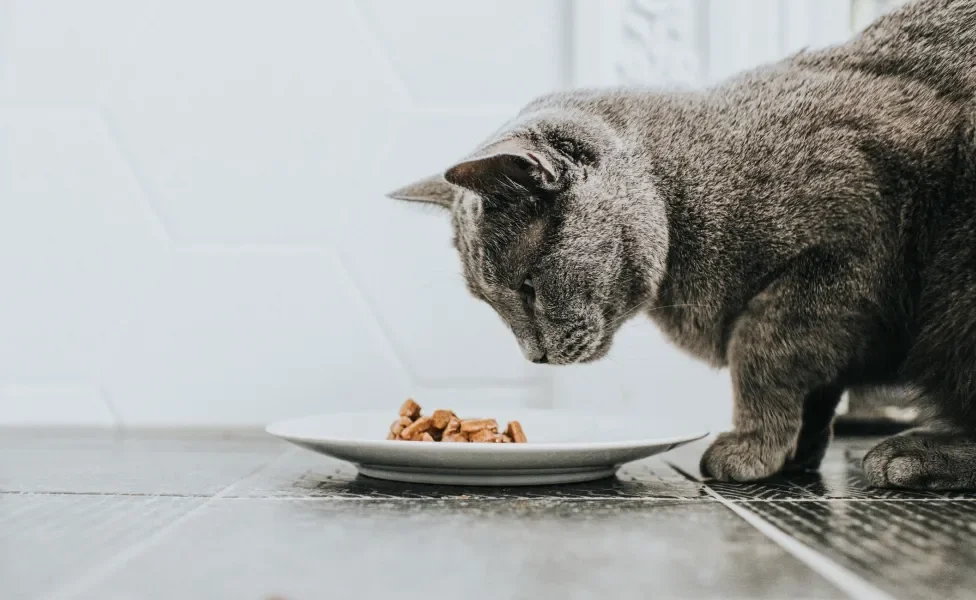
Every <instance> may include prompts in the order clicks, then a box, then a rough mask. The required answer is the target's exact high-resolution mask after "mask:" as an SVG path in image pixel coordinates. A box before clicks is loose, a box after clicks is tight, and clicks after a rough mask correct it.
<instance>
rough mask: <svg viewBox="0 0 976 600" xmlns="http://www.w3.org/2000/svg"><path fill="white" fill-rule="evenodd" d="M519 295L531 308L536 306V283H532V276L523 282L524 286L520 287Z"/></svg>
mask: <svg viewBox="0 0 976 600" xmlns="http://www.w3.org/2000/svg"><path fill="white" fill-rule="evenodd" d="M519 294H520V295H521V296H522V299H523V300H525V303H526V304H528V305H529V306H532V305H533V304H535V282H533V281H532V276H531V275H530V276H528V277H526V278H525V279H523V280H522V285H520V286H519Z"/></svg>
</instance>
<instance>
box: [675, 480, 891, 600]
mask: <svg viewBox="0 0 976 600" xmlns="http://www.w3.org/2000/svg"><path fill="white" fill-rule="evenodd" d="M671 467H672V468H673V469H674V470H675V471H677V472H678V473H680V474H681V475H683V476H684V477H687V478H689V479H691V480H693V481H697V479H696V478H694V477H691V476H690V475H688V474H687V473H685V472H684V471H683V470H681V469H680V468H678V467H676V466H674V465H671ZM699 483H701V482H699ZM702 487H703V488H704V489H705V492H706V493H708V495H710V496H711V497H713V498H714V499H715V500H717V501H718V502H719V503H721V504H722V505H724V506H725V508H727V509H729V510H731V511H732V512H733V513H735V514H736V515H737V516H738V517H739V518H741V519H742V520H743V521H745V522H746V523H748V524H749V525H752V527H753V528H755V529H756V530H758V531H759V532H760V533H762V534H763V535H764V536H766V537H767V538H768V539H769V540H770V541H772V542H773V543H775V544H776V545H778V546H779V547H780V548H782V549H783V550H785V551H786V552H787V554H789V555H791V556H792V557H793V558H795V559H797V560H798V561H800V562H802V563H803V564H805V565H806V566H807V567H808V568H809V569H810V570H812V571H814V572H815V573H817V574H819V575H820V576H821V577H823V578H824V579H826V580H827V581H829V582H830V583H832V584H834V586H836V587H837V588H838V589H840V590H841V591H843V592H844V593H846V594H847V595H849V596H850V597H851V598H855V599H856V600H895V598H894V597H893V596H891V595H889V594H888V593H886V592H884V591H882V590H881V589H879V588H877V587H876V586H874V585H873V584H872V583H870V582H868V581H867V580H866V579H864V578H862V577H861V576H860V575H857V574H856V573H854V572H853V571H851V570H850V569H846V568H844V567H842V566H841V565H839V564H837V563H836V562H834V561H833V560H831V559H830V558H828V557H827V556H826V555H824V554H822V553H821V552H819V551H817V550H816V549H815V548H813V547H811V546H808V545H807V544H805V543H803V542H801V541H800V540H798V539H796V538H795V537H793V536H792V535H790V534H788V533H786V532H785V531H783V530H782V529H780V528H779V527H777V526H775V525H773V524H772V523H770V522H769V521H767V520H766V519H764V518H762V517H761V516H759V515H758V514H756V513H754V512H752V511H751V510H749V509H747V508H745V507H746V506H748V503H741V502H732V501H730V500H728V499H726V498H724V497H722V495H721V494H719V493H718V492H716V491H715V490H713V489H712V488H711V487H710V486H708V485H707V484H704V483H702Z"/></svg>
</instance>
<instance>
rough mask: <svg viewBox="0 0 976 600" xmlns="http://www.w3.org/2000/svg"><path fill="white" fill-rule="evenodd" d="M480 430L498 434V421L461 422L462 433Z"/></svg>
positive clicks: (472, 420)
mask: <svg viewBox="0 0 976 600" xmlns="http://www.w3.org/2000/svg"><path fill="white" fill-rule="evenodd" d="M482 430H488V431H490V432H491V433H498V421H496V420H495V419H465V420H463V421H461V432H462V433H474V432H476V431H482Z"/></svg>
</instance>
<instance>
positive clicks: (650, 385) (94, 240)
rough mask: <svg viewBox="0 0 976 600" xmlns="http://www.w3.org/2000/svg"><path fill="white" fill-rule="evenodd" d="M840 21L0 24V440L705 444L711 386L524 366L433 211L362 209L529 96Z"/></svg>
mask: <svg viewBox="0 0 976 600" xmlns="http://www.w3.org/2000/svg"><path fill="white" fill-rule="evenodd" d="M857 1H858V2H861V3H863V2H871V1H874V0H857ZM848 2H849V0H734V1H733V0H605V1H604V0H492V1H491V2H479V1H474V0H404V1H394V0H355V1H354V0H348V1H341V0H326V1H322V0H288V1H279V2H255V1H231V0H137V1H133V0H86V1H84V2H78V1H76V0H0V424H94V425H125V426H147V425H148V426H160V425H180V424H183V425H185V424H193V425H255V424H260V423H263V422H265V421H268V420H271V419H275V418H279V417H285V416H290V415H302V414H306V413H314V412H323V411H328V410H333V409H340V408H346V407H350V408H355V407H379V408H388V407H390V406H392V405H395V404H396V403H398V402H399V401H400V399H401V398H402V397H404V396H406V395H407V394H414V395H416V397H417V398H418V399H419V400H421V401H422V402H423V403H426V404H444V405H449V406H452V407H463V406H464V405H465V404H475V403H486V402H494V403H517V404H527V405H538V406H552V405H555V406H577V407H587V408H594V407H596V408H606V409H609V410H622V409H626V410H635V411H649V412H653V413H654V414H655V415H656V416H655V418H667V419H670V420H674V421H676V422H678V423H681V424H682V425H687V426H689V427H690V426H691V425H695V426H696V428H697V426H698V425H699V424H702V423H704V424H706V425H709V426H712V427H716V428H717V427H721V426H723V425H724V424H725V423H727V421H728V414H729V406H730V405H729V390H728V383H727V376H726V375H725V374H720V373H713V372H711V371H709V370H708V369H707V368H705V367H703V366H701V365H698V364H697V363H695V362H694V361H693V360H691V359H689V358H687V357H685V356H683V355H681V354H679V353H678V352H677V351H676V350H674V349H673V348H671V347H670V346H669V345H668V344H667V343H666V342H665V341H664V340H663V339H661V337H660V336H659V334H658V333H657V332H656V330H655V329H654V328H653V326H652V325H650V324H648V323H647V322H641V323H634V324H633V325H632V326H629V327H628V328H626V329H625V330H624V331H623V332H622V333H621V336H620V338H619V339H618V343H617V345H616V349H615V351H614V352H613V353H612V355H611V356H610V357H609V358H608V359H607V360H605V361H604V362H602V363H600V364H598V365H593V366H587V367H572V368H568V369H559V370H555V369H548V368H545V367H535V366H533V365H531V364H529V363H527V362H525V361H524V360H523V359H522V358H521V355H520V353H519V351H518V349H517V347H516V345H515V343H514V340H513V339H512V338H511V335H510V333H508V331H507V329H506V328H505V327H503V326H502V325H501V324H500V323H499V322H498V320H497V317H495V316H494V315H493V314H492V313H491V311H490V309H488V308H487V307H486V306H484V305H482V304H480V303H477V302H475V301H474V300H472V299H470V298H469V297H468V296H467V293H466V292H465V289H464V286H463V283H462V281H461V278H460V274H459V272H460V267H459V264H458V261H457V258H456V257H455V256H454V253H453V251H452V250H451V247H450V240H449V237H450V232H449V226H448V221H447V219H446V218H445V216H444V215H441V214H439V213H438V212H437V211H436V210H430V209H424V208H418V207H415V206H405V205H401V204H398V203H395V202H393V201H390V200H387V199H386V198H384V197H383V193H384V192H386V191H388V190H390V189H392V188H394V187H397V186H398V185H400V184H403V183H405V182H407V181H410V180H411V179H414V178H417V177H420V176H421V175H424V174H427V173H432V172H434V171H436V170H439V169H442V168H443V167H444V166H445V165H446V164H447V163H448V161H450V160H452V159H454V158H457V157H458V156H460V155H461V154H463V153H465V152H467V151H468V150H470V149H471V148H472V147H473V145H474V144H476V143H477V142H479V141H480V140H481V139H482V138H483V137H484V136H485V135H487V134H489V133H490V132H491V131H492V130H493V129H494V128H495V127H497V126H498V124H499V123H500V122H501V121H502V120H504V119H505V118H507V117H509V116H510V115H511V114H512V113H513V112H514V111H515V110H517V109H518V108H519V107H520V106H521V105H522V104H523V103H524V102H525V101H526V100H528V99H529V98H531V97H533V96H535V95H538V94H541V93H544V92H546V91H550V90H554V89H558V88H562V87H566V86H568V85H571V84H578V85H586V84H594V83H596V84H605V83H617V82H621V81H638V82H646V83H652V84H659V85H669V84H686V85H687V84H690V85H698V84H702V83H705V82H707V81H709V80H712V79H714V78H716V77H720V76H724V75H727V74H729V73H732V72H734V71H735V70H738V69H740V68H744V67H747V66H750V65H752V64H755V63H756V62H760V61H763V60H771V59H774V58H776V57H778V56H780V55H781V54H782V53H784V52H786V51H789V50H793V49H796V47H799V46H800V45H806V44H811V43H812V44H814V45H815V44H817V43H822V42H824V41H829V40H830V39H831V36H832V35H835V33H836V31H837V28H838V27H840V30H841V31H842V33H846V29H845V27H847V26H848V21H849V20H850V14H849V12H850V10H849V9H850V5H849V4H848ZM838 7H839V8H838ZM838 10H840V11H841V13H838V12H837V11H838ZM845 10H847V11H848V12H844V11H845ZM838 23H840V25H839V26H838ZM831 28H833V29H831ZM828 30H829V31H828ZM825 31H827V33H826V34H825V33H824V32H825ZM831 32H833V33H831Z"/></svg>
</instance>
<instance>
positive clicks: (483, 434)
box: [386, 398, 526, 444]
mask: <svg viewBox="0 0 976 600" xmlns="http://www.w3.org/2000/svg"><path fill="white" fill-rule="evenodd" d="M386 439H388V440H403V441H410V442H456V443H467V442H481V443H495V444H511V443H513V442H515V443H520V444H524V443H525V442H526V439H525V432H524V431H523V430H522V425H521V424H520V423H519V422H518V421H511V422H509V423H508V426H507V427H506V428H505V431H504V433H499V432H498V421H497V420H495V419H461V418H459V417H458V416H457V414H456V413H455V412H454V411H453V410H447V409H443V408H440V409H437V410H435V411H434V413H433V414H432V415H430V416H426V417H425V416H422V414H421V408H420V405H419V404H417V403H416V402H415V401H414V400H413V398H408V399H407V401H406V402H404V403H403V405H402V406H401V407H400V416H399V417H398V418H397V420H395V421H393V423H392V424H391V425H390V431H389V433H388V434H387V436H386Z"/></svg>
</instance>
